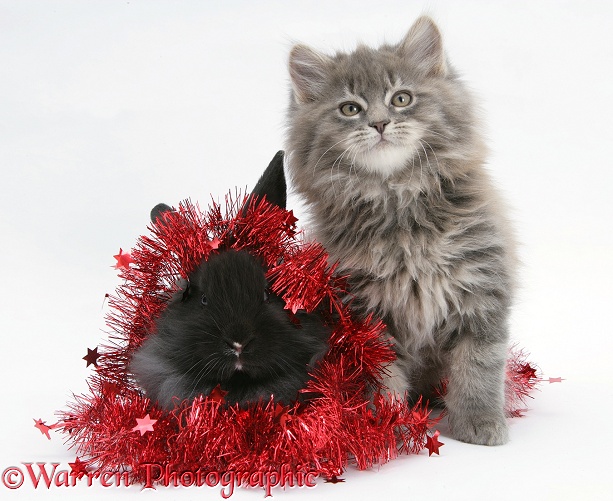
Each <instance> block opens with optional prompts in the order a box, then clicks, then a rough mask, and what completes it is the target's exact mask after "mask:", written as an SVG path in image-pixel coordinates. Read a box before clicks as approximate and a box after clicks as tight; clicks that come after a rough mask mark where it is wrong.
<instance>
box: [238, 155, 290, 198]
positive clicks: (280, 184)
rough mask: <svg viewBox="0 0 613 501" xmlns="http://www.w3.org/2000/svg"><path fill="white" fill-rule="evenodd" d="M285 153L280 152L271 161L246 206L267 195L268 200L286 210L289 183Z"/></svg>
mask: <svg viewBox="0 0 613 501" xmlns="http://www.w3.org/2000/svg"><path fill="white" fill-rule="evenodd" d="M283 156H284V153H283V151H278V152H277V154H276V155H275V156H274V158H273V159H272V160H271V162H270V164H268V167H266V170H265V171H264V174H262V177H260V180H259V181H258V182H257V184H256V185H255V188H253V192H252V193H251V196H250V197H249V200H248V201H247V204H246V205H249V203H251V201H252V200H253V199H254V198H260V197H262V196H264V195H266V200H268V201H269V202H270V203H272V204H275V205H277V206H279V207H281V208H282V209H285V206H286V204H287V183H286V182H285V173H284V172H283Z"/></svg>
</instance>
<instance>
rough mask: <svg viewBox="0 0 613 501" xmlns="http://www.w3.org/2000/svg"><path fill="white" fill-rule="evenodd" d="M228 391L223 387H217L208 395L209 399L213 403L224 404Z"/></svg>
mask: <svg viewBox="0 0 613 501" xmlns="http://www.w3.org/2000/svg"><path fill="white" fill-rule="evenodd" d="M227 394H228V392H227V391H224V390H222V389H221V386H219V385H217V386H215V388H213V389H212V390H211V393H209V394H208V396H207V398H208V399H209V400H210V401H211V402H221V403H222V404H223V403H224V402H225V401H226V398H225V397H226V395H227Z"/></svg>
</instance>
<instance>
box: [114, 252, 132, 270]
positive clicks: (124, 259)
mask: <svg viewBox="0 0 613 501" xmlns="http://www.w3.org/2000/svg"><path fill="white" fill-rule="evenodd" d="M113 257H114V258H115V259H116V260H117V263H116V264H115V269H116V270H119V269H120V268H125V269H126V270H127V269H128V268H129V267H130V263H133V262H134V261H133V259H132V256H131V255H130V253H129V252H124V251H123V249H122V248H119V254H116V255H114V256H113Z"/></svg>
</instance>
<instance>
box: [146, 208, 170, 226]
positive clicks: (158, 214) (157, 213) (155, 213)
mask: <svg viewBox="0 0 613 501" xmlns="http://www.w3.org/2000/svg"><path fill="white" fill-rule="evenodd" d="M172 210H173V209H172V207H170V206H168V205H166V204H157V205H156V206H155V207H154V208H153V209H151V214H150V217H151V222H152V223H155V222H156V221H157V220H158V219H159V222H160V223H162V222H163V221H164V218H163V217H162V214H164V213H165V212H168V211H172Z"/></svg>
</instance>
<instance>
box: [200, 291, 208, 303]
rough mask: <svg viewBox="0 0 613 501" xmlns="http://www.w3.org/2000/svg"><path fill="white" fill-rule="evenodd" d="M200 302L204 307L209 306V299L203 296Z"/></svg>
mask: <svg viewBox="0 0 613 501" xmlns="http://www.w3.org/2000/svg"><path fill="white" fill-rule="evenodd" d="M200 302H201V303H202V304H203V305H204V306H206V305H207V304H209V299H208V298H207V297H206V296H205V295H204V294H203V295H202V298H201V299H200Z"/></svg>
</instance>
